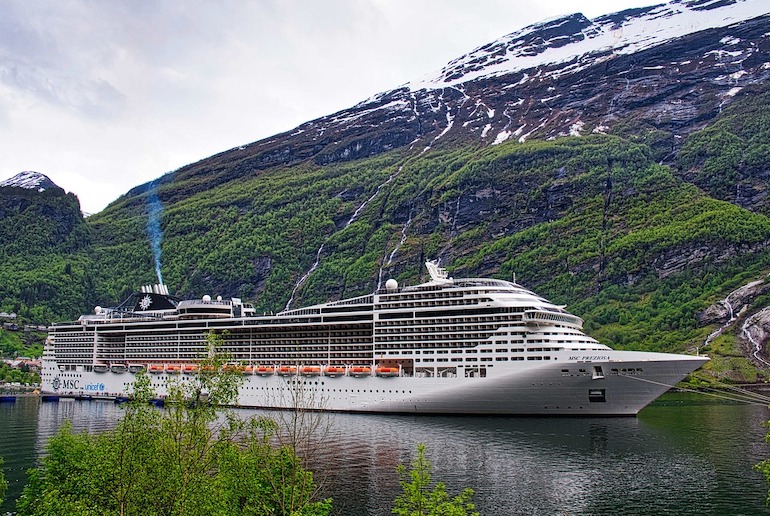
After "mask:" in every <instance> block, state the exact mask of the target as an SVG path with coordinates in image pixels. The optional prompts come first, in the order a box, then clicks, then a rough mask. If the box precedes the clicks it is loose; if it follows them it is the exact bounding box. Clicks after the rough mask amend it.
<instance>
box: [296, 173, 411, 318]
mask: <svg viewBox="0 0 770 516" xmlns="http://www.w3.org/2000/svg"><path fill="white" fill-rule="evenodd" d="M403 168H404V166H403V165H401V166H400V167H398V170H396V171H395V172H393V173H392V174H391V175H390V176H388V179H386V180H385V182H384V183H382V184H381V185H380V186H378V187H377V190H375V191H374V193H373V194H372V195H371V197H369V198H368V199H366V200H365V201H364V202H363V203H361V204H360V205H359V206H358V208H356V210H355V211H354V212H353V215H351V216H350V220H348V221H347V223H346V224H345V226H343V228H342V229H340V231H345V230H346V229H347V228H348V226H350V225H351V224H352V223H353V222H355V221H356V219H358V217H359V215H361V212H363V211H364V209H365V208H366V207H367V206H368V205H369V203H370V202H372V201H373V200H374V199H375V197H377V195H379V193H380V191H381V190H382V189H383V188H385V187H386V186H387V185H389V184H390V183H391V181H393V179H395V178H396V176H398V174H400V173H401V169H403ZM327 240H328V239H327ZM325 245H326V242H324V243H322V244H321V246H320V247H319V248H318V251H317V252H316V255H315V262H314V263H313V265H312V266H311V267H310V269H309V270H308V271H307V272H306V273H305V274H304V275H303V276H302V277H301V278H300V279H299V281H297V284H296V285H294V289H293V290H292V291H291V296H290V297H289V301H288V302H287V303H286V307H285V308H284V310H289V309H290V308H291V305H292V303H294V298H295V297H296V294H297V291H298V290H299V288H300V287H301V286H302V284H303V283H305V282H306V281H307V279H308V278H309V277H310V275H311V274H313V272H315V270H316V269H317V268H318V266H319V265H320V264H321V253H322V252H323V249H324V246H325Z"/></svg>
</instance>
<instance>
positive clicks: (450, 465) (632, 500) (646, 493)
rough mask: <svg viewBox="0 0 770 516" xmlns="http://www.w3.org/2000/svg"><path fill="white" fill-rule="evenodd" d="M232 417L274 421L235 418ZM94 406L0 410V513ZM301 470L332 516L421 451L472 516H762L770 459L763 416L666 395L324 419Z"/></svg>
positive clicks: (93, 421)
mask: <svg viewBox="0 0 770 516" xmlns="http://www.w3.org/2000/svg"><path fill="white" fill-rule="evenodd" d="M239 412H240V413H241V414H242V415H243V416H249V415H253V414H257V413H259V414H266V415H268V416H270V415H272V416H275V415H276V413H275V412H264V413H263V412H257V411H250V410H241V411H239ZM120 415H121V409H120V408H119V407H118V406H116V405H115V404H113V403H108V402H103V401H60V402H59V403H40V402H39V401H38V399H37V398H32V397H30V398H20V399H19V400H18V401H17V402H16V403H15V404H0V455H2V456H3V457H4V458H5V465H4V470H5V475H6V478H7V479H8V480H9V482H10V484H11V485H10V489H9V493H8V496H7V498H8V500H6V502H5V504H4V505H3V506H2V507H1V508H0V509H1V510H0V513H2V512H4V511H9V510H13V503H12V501H11V500H12V499H13V498H15V497H16V496H18V494H19V492H20V491H21V488H22V486H23V484H24V482H25V473H24V472H25V470H26V469H27V468H29V467H31V466H33V465H34V463H35V461H36V459H37V458H38V457H40V454H41V453H42V452H43V448H44V445H45V441H46V439H47V438H48V437H49V436H50V435H52V434H53V433H54V432H55V431H56V430H57V429H58V428H59V426H60V425H61V424H62V422H63V421H65V420H67V419H69V420H71V421H72V423H73V426H74V428H75V429H76V430H84V431H89V432H99V431H101V430H104V429H107V428H111V427H112V426H113V425H114V424H115V422H116V421H117V419H118V418H119V417H120ZM319 417H323V418H327V419H326V420H325V421H324V422H323V425H322V426H323V427H325V428H328V433H327V435H326V437H325V438H324V444H323V446H316V447H314V448H315V450H316V452H315V454H314V455H313V456H312V457H311V462H312V467H313V468H314V469H315V471H316V479H317V480H318V481H319V482H320V483H322V484H323V486H324V488H325V491H326V495H328V496H332V497H333V498H334V506H335V509H336V512H335V513H336V514H341V515H350V516H352V515H386V514H390V509H391V507H392V501H393V499H394V498H395V497H396V496H397V495H398V493H399V491H400V487H399V484H398V476H397V474H396V466H397V464H399V463H408V461H409V460H410V458H411V457H413V456H414V452H415V449H416V446H417V443H420V442H423V443H425V444H426V447H427V453H428V457H429V459H430V460H431V461H432V462H433V477H434V480H441V481H443V482H445V483H446V485H447V490H448V491H449V492H450V493H457V492H458V491H459V490H460V489H461V488H463V487H472V488H473V489H474V490H475V491H476V495H475V502H476V505H477V509H478V510H479V512H480V513H481V514H482V515H498V514H500V515H508V514H511V515H513V514H594V515H596V514H648V515H658V514H710V515H711V514H724V515H740V514H746V515H749V514H751V515H755V514H770V510H768V509H767V508H766V506H765V497H766V493H767V490H766V487H765V484H764V479H763V478H762V476H761V474H760V473H758V472H756V471H754V470H753V468H752V467H753V465H754V464H756V463H757V462H759V461H760V460H763V459H764V458H766V457H769V456H770V446H768V445H767V444H766V443H765V441H764V436H765V433H766V431H767V429H766V428H765V427H764V426H763V423H764V422H765V421H767V420H768V419H770V412H768V409H767V407H765V406H757V405H738V404H728V403H724V402H721V401H711V399H710V398H705V397H703V396H702V395H690V394H667V395H665V396H664V397H663V398H661V399H660V400H659V401H658V402H656V403H654V404H653V405H651V406H649V407H647V408H646V409H644V410H643V411H642V412H641V413H640V414H639V416H638V417H637V418H500V417H443V416H442V417H433V416H421V417H417V416H390V415H387V416H386V415H350V414H331V415H328V416H327V415H323V416H319Z"/></svg>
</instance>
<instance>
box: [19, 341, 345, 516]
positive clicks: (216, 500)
mask: <svg viewBox="0 0 770 516" xmlns="http://www.w3.org/2000/svg"><path fill="white" fill-rule="evenodd" d="M221 343H222V339H221V336H217V335H213V334H212V335H211V336H210V347H211V350H212V352H211V353H210V354H209V356H208V357H206V358H205V359H203V360H201V362H200V364H199V370H198V374H196V375H190V376H188V375H186V376H185V379H184V380H183V379H179V378H177V379H174V380H173V381H170V382H169V383H168V385H167V390H168V392H169V396H168V397H167V398H166V404H165V406H164V408H163V409H162V410H158V409H157V408H155V407H152V406H151V405H150V404H149V403H148V401H149V400H150V399H151V398H153V397H154V396H155V393H154V392H153V391H152V389H151V387H150V381H149V378H148V377H147V376H146V375H139V376H138V377H137V379H136V381H135V383H134V388H133V393H132V398H133V399H132V401H131V402H130V403H128V404H127V408H126V413H125V415H124V416H123V418H122V419H121V421H120V422H119V423H118V425H117V426H116V428H115V429H114V430H112V431H107V432H103V433H101V434H99V435H89V434H85V433H84V434H75V433H73V432H72V427H71V425H69V424H65V425H64V426H63V427H62V428H61V429H60V430H59V432H58V433H57V434H56V435H55V436H53V437H52V438H51V439H50V440H49V442H48V445H47V455H46V456H45V457H44V458H43V460H42V464H41V465H40V466H39V467H38V468H36V469H34V470H32V471H31V473H30V480H29V483H28V484H27V486H25V488H24V491H23V493H22V496H21V498H20V499H19V501H18V502H17V511H18V514H19V515H20V516H25V515H46V514H100V515H120V516H128V515H145V514H146V515H181V514H185V515H209V514H212V515H222V516H226V515H227V516H229V515H246V514H260V515H262V514H264V515H286V516H289V515H297V516H311V515H312V516H316V515H318V516H322V515H326V514H328V513H329V512H330V510H331V500H321V501H314V500H313V497H314V496H315V494H316V491H315V485H314V483H313V475H312V472H310V471H308V470H306V469H305V468H304V467H303V466H302V464H301V463H300V460H299V458H298V457H297V456H296V455H295V454H294V453H293V451H292V450H291V449H290V448H288V447H276V446H275V445H274V439H273V436H274V435H275V432H276V429H277V424H276V423H275V422H274V421H273V420H270V419H267V418H260V417H253V418H248V419H242V418H239V417H238V416H237V415H236V414H235V413H234V412H233V411H230V410H228V409H227V407H228V406H230V405H232V404H233V403H234V402H235V400H236V396H237V393H238V386H239V385H240V383H241V382H242V381H243V380H242V377H241V376H240V373H239V372H238V371H237V369H235V368H229V367H226V364H225V363H224V360H223V358H222V355H221V354H219V353H217V352H216V350H217V348H219V347H221ZM287 469H290V470H291V471H292V472H293V473H292V475H290V476H287V477H285V478H287V479H289V482H286V483H284V484H281V485H279V486H277V485H276V483H275V482H273V481H272V479H273V471H275V470H281V471H284V470H287Z"/></svg>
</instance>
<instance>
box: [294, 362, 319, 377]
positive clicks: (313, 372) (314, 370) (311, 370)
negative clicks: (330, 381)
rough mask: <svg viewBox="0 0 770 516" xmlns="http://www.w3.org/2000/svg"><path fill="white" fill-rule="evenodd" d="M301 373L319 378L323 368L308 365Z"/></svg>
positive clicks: (303, 367) (302, 368)
mask: <svg viewBox="0 0 770 516" xmlns="http://www.w3.org/2000/svg"><path fill="white" fill-rule="evenodd" d="M299 372H300V374H302V375H305V376H318V375H319V374H321V368H320V367H319V366H312V365H306V366H302V367H300V369H299Z"/></svg>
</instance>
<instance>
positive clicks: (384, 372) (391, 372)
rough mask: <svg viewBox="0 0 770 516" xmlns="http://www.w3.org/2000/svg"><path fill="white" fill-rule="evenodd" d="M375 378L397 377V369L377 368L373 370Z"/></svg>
mask: <svg viewBox="0 0 770 516" xmlns="http://www.w3.org/2000/svg"><path fill="white" fill-rule="evenodd" d="M374 374H376V375H377V376H398V367H378V368H376V369H375V370H374Z"/></svg>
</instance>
